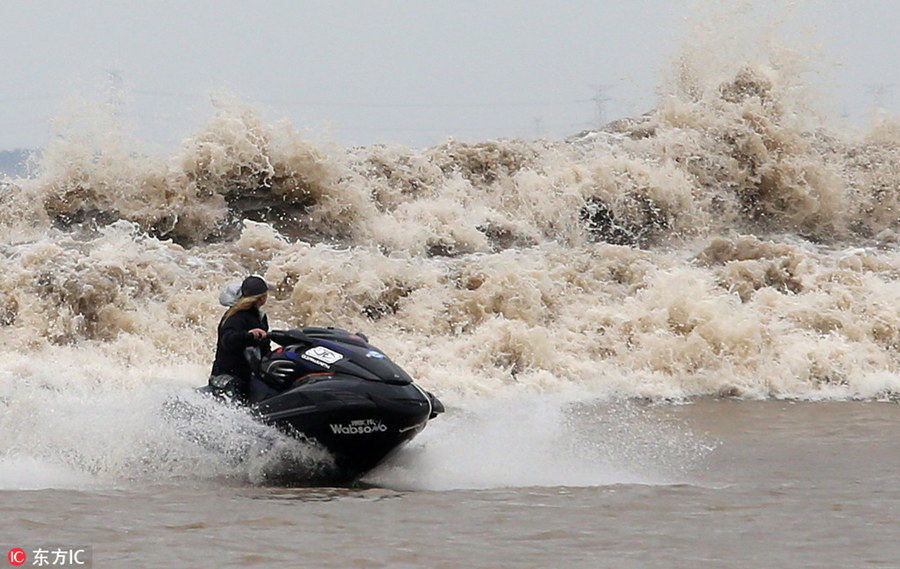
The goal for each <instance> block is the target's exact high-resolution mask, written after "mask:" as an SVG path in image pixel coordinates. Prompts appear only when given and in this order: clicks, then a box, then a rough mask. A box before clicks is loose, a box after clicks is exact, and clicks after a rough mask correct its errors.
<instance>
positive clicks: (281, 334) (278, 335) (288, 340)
mask: <svg viewBox="0 0 900 569" xmlns="http://www.w3.org/2000/svg"><path fill="white" fill-rule="evenodd" d="M267 337H268V339H269V340H272V341H273V342H275V343H276V344H278V345H279V346H288V345H290V344H301V343H302V344H312V343H313V341H314V340H313V339H312V338H310V337H309V336H307V335H306V334H305V333H303V331H302V330H296V329H294V330H269V332H268V334H267Z"/></svg>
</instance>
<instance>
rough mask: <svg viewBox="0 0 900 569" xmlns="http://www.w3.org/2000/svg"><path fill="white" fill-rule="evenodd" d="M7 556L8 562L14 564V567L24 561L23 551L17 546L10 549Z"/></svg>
mask: <svg viewBox="0 0 900 569" xmlns="http://www.w3.org/2000/svg"><path fill="white" fill-rule="evenodd" d="M7 557H8V559H9V562H10V564H12V565H15V566H16V567H18V566H19V565H22V564H24V563H25V551H24V550H22V549H19V548H18V547H16V548H14V549H10V550H9V555H8V556H7Z"/></svg>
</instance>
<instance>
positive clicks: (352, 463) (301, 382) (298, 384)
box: [248, 327, 444, 480]
mask: <svg viewBox="0 0 900 569" xmlns="http://www.w3.org/2000/svg"><path fill="white" fill-rule="evenodd" d="M269 340H271V341H272V342H274V343H276V344H278V346H279V347H278V348H277V349H275V350H274V351H273V352H272V353H271V354H269V355H267V356H265V357H263V358H260V357H259V352H258V350H257V351H256V354H255V356H254V355H253V354H252V352H251V354H250V355H248V357H249V358H250V360H251V367H253V368H255V369H257V370H258V371H257V372H256V373H255V375H254V378H253V379H252V380H251V382H250V389H249V391H250V393H249V403H250V408H251V409H252V411H253V413H255V414H256V415H257V416H258V417H259V419H260V420H261V421H262V422H264V423H266V424H270V425H273V426H275V427H277V428H278V429H279V430H281V431H283V432H286V433H289V434H291V435H294V436H300V437H301V438H304V439H307V440H312V441H315V443H317V444H318V445H321V446H322V447H324V448H325V449H326V450H328V451H329V452H330V454H331V455H332V456H333V457H334V462H335V466H336V467H337V473H336V476H335V478H337V479H342V480H353V479H356V478H358V477H359V476H361V475H362V474H364V473H366V472H368V471H369V470H371V469H372V468H374V467H375V466H376V465H378V464H379V463H380V462H381V461H382V460H384V459H385V458H386V457H387V456H388V455H390V454H391V453H392V452H393V451H395V450H396V449H398V448H399V447H401V446H402V445H404V444H406V443H407V442H409V441H410V440H411V439H412V438H413V437H415V436H416V435H417V434H418V433H419V432H420V431H421V430H422V429H423V428H425V425H426V424H427V423H428V421H429V420H430V419H433V418H435V417H436V416H437V415H438V414H440V413H443V412H444V406H443V405H442V404H441V402H440V401H439V400H438V399H437V398H436V397H435V396H434V395H432V394H431V393H428V392H427V391H425V390H424V389H422V388H421V387H419V386H418V385H416V384H415V383H413V380H412V378H411V377H410V376H409V375H408V374H407V373H406V372H405V371H403V369H401V368H400V366H398V365H397V364H396V363H394V362H393V361H391V360H390V359H389V358H388V357H387V356H386V355H385V354H384V353H383V352H382V351H381V350H379V349H378V348H376V347H374V346H372V345H371V344H370V343H369V341H368V339H367V338H366V337H365V336H364V335H362V334H358V333H357V334H351V333H350V332H348V331H346V330H341V329H338V328H313V327H310V328H303V329H302V330H272V331H270V332H269Z"/></svg>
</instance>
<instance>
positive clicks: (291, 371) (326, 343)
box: [260, 327, 413, 389]
mask: <svg viewBox="0 0 900 569" xmlns="http://www.w3.org/2000/svg"><path fill="white" fill-rule="evenodd" d="M268 337H269V339H270V340H272V341H273V342H275V343H276V344H278V345H279V346H280V348H278V349H276V350H275V351H273V352H272V354H270V355H269V356H267V357H266V358H265V359H264V360H263V361H262V362H261V363H260V376H261V379H262V380H263V381H264V382H266V383H267V384H268V385H270V386H271V387H274V388H276V389H284V388H286V387H288V386H290V385H292V384H293V383H294V382H295V381H297V380H299V379H302V378H304V377H306V376H308V375H311V374H329V373H330V374H341V375H346V376H353V377H358V378H360V379H364V380H368V381H379V382H384V383H390V384H395V385H408V384H410V383H412V381H413V380H412V378H411V377H410V376H409V374H407V373H406V372H405V371H403V369H402V368H400V366H398V365H397V364H395V363H394V362H393V361H391V359H390V358H388V357H387V356H386V355H385V354H384V352H382V351H381V350H379V349H378V348H376V347H375V346H373V345H371V344H369V342H368V339H367V338H366V337H365V336H364V335H362V334H352V333H350V332H347V331H346V330H341V329H338V328H313V327H310V328H303V329H302V330H296V329H295V330H272V331H270V332H269V334H268Z"/></svg>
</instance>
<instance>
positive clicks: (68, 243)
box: [0, 53, 900, 488]
mask: <svg viewBox="0 0 900 569" xmlns="http://www.w3.org/2000/svg"><path fill="white" fill-rule="evenodd" d="M797 65H798V63H797V62H796V61H793V60H791V58H789V57H784V58H777V57H774V56H770V57H768V59H766V60H765V61H761V62H757V63H753V62H749V63H742V64H741V65H737V66H732V67H730V68H727V67H726V68H721V67H715V66H712V67H703V66H702V65H700V64H699V62H698V61H697V60H696V58H694V57H692V56H691V55H690V53H687V54H685V55H684V56H683V57H682V58H681V59H680V60H679V63H678V65H677V69H676V72H675V73H674V74H673V76H674V78H673V79H672V80H671V82H670V85H669V86H668V87H667V91H666V92H665V93H664V94H663V95H662V96H661V97H660V102H659V104H658V106H657V107H656V108H655V109H652V110H651V111H650V112H648V113H647V114H645V115H643V116H639V117H633V118H631V119H627V120H621V121H617V122H615V123H612V124H610V125H608V126H607V127H606V128H604V129H603V130H601V131H596V132H588V133H583V134H582V135H579V136H575V137H573V138H572V139H570V140H567V141H563V142H550V141H526V140H498V141H485V142H462V141H457V140H452V139H451V140H448V141H446V142H445V143H443V144H440V145H438V146H435V147H433V148H426V149H413V148H406V147H402V146H393V145H375V146H370V147H363V148H340V147H338V146H336V145H335V144H332V143H328V142H321V141H317V140H316V139H317V137H315V136H311V135H307V134H305V133H304V132H302V131H301V130H299V129H297V128H295V127H294V126H292V125H291V124H288V123H276V124H268V123H265V122H264V121H263V120H262V119H261V118H260V116H259V114H258V113H256V112H254V111H253V110H252V109H251V108H247V107H243V106H240V105H231V106H224V107H222V108H221V109H220V110H219V112H218V113H217V114H216V115H215V116H214V117H212V118H211V119H210V120H209V122H208V124H207V125H206V127H205V128H204V129H202V130H201V131H199V132H196V133H194V134H193V135H192V136H190V137H189V138H187V139H185V140H184V141H183V142H182V144H181V145H180V147H179V148H178V149H177V151H175V152H173V153H172V154H171V155H168V156H159V155H148V154H146V153H142V152H138V151H136V150H135V149H134V148H133V146H132V145H131V143H130V141H129V139H128V137H127V136H126V135H125V134H123V132H124V129H123V127H122V126H121V125H120V124H118V123H117V115H116V113H115V112H114V111H115V109H104V108H102V107H103V106H102V105H101V106H100V107H99V108H98V107H97V106H96V105H93V106H91V105H85V108H83V109H81V111H79V113H81V114H79V113H75V114H74V116H73V118H72V120H71V121H69V123H62V126H61V127H60V128H61V129H62V130H61V132H59V133H58V135H57V136H56V137H55V138H54V140H53V142H52V143H51V144H50V145H49V146H48V147H47V148H46V149H44V150H43V151H42V152H41V153H40V154H39V155H37V156H35V166H34V168H35V175H34V176H33V177H30V178H27V179H8V180H5V181H3V182H2V186H0V238H2V246H0V251H2V256H0V263H2V267H0V268H2V270H0V345H2V348H0V349H2V352H3V357H2V358H0V409H2V413H0V471H9V472H12V471H17V472H21V471H22V469H23V468H19V466H21V465H26V466H25V467H24V470H26V471H38V470H40V472H41V476H45V477H47V478H48V481H47V482H48V484H50V483H53V482H56V481H58V479H59V478H60V477H62V478H66V477H67V476H69V475H67V474H64V473H61V471H60V470H59V469H62V471H63V472H69V473H71V476H72V478H73V479H74V480H76V481H78V483H79V484H80V481H81V477H82V476H86V477H88V478H91V477H96V476H99V477H100V478H101V479H102V478H104V477H111V478H112V479H119V478H120V477H124V478H129V477H139V478H141V477H147V476H149V477H151V478H155V477H162V478H163V479H170V478H172V477H175V478H177V477H180V476H189V477H193V476H197V475H198V473H199V475H200V476H201V477H204V476H213V477H215V476H230V475H232V474H234V473H235V472H237V475H238V476H240V477H245V478H249V479H251V480H256V479H266V477H267V476H270V475H272V469H274V470H275V471H276V472H275V474H277V471H278V470H279V469H283V466H284V464H285V456H288V457H289V458H290V460H288V462H289V463H291V461H292V460H293V461H300V462H304V461H309V460H313V461H314V460H318V459H317V458H310V454H309V452H308V451H309V449H306V448H303V447H302V445H300V446H298V445H299V443H296V442H294V441H290V440H286V441H282V443H283V446H284V448H283V449H282V451H283V452H282V453H281V454H279V455H278V456H277V457H276V458H275V459H273V458H272V453H270V452H267V453H263V454H264V455H265V456H263V457H262V458H260V459H259V461H258V462H255V463H254V462H252V461H251V465H250V466H249V467H248V466H247V463H245V462H240V461H237V459H236V460H235V461H234V462H230V461H229V460H223V454H224V456H225V457H235V456H244V457H246V456H247V455H248V453H249V454H250V455H252V456H256V455H254V451H253V445H254V444H256V442H254V441H257V440H258V439H259V437H258V436H256V434H254V429H258V428H260V427H259V426H258V425H255V424H254V423H253V422H252V421H250V420H249V419H248V418H247V417H246V416H244V415H243V414H241V413H239V412H233V411H231V410H226V409H218V408H215V406H210V407H209V408H208V409H207V411H208V412H207V413H206V414H205V415H204V416H203V417H200V418H197V419H196V421H197V422H198V424H196V425H194V427H196V429H197V430H198V431H204V430H205V431H210V430H212V431H213V432H216V433H219V434H220V435H221V437H220V438H222V439H223V440H226V441H227V442H226V443H225V444H226V446H228V445H233V448H225V449H224V450H223V449H220V450H221V452H218V453H211V454H210V452H209V451H208V449H204V448H201V447H199V446H198V445H196V444H195V442H194V441H191V440H184V438H183V437H180V433H179V430H180V429H181V427H183V425H182V426H181V427H180V426H178V425H172V424H170V423H169V422H168V421H167V420H166V418H165V417H164V414H163V413H161V411H160V410H161V409H162V408H164V407H165V405H166V402H167V401H168V400H169V399H170V398H171V397H172V396H173V394H176V395H178V396H180V397H184V398H188V399H190V398H192V397H195V396H194V395H193V393H192V390H193V388H195V387H197V386H200V385H203V384H204V383H205V381H206V378H207V375H208V371H209V366H210V362H211V358H212V351H213V346H214V341H215V326H216V323H217V322H218V319H219V317H220V315H221V311H222V307H221V306H219V304H218V302H217V298H218V293H219V291H220V290H221V289H222V288H223V287H224V286H225V285H227V284H228V283H231V282H235V281H237V280H240V279H241V278H242V277H243V276H244V275H246V274H249V273H261V274H263V275H264V276H265V278H266V279H267V280H268V281H269V282H271V283H273V284H274V285H275V287H276V290H275V291H274V293H273V294H272V297H271V299H270V302H269V304H268V305H267V310H268V313H269V319H270V322H271V325H272V327H273V328H289V327H300V326H305V325H319V326H338V327H341V328H346V329H349V330H351V331H360V332H364V333H365V334H367V335H368V336H369V337H370V338H371V339H373V342H374V343H375V344H376V345H378V346H379V347H380V348H381V349H383V350H384V351H385V352H386V353H388V354H390V355H391V357H392V358H393V359H394V360H396V361H397V362H398V363H400V364H401V365H402V366H403V367H404V368H405V369H406V370H407V371H409V373H410V374H411V375H412V376H413V377H414V378H416V380H417V382H418V383H420V384H421V385H422V386H423V387H424V388H426V389H428V390H430V391H432V392H434V393H435V394H437V395H438V396H439V397H441V398H442V399H443V400H444V402H445V403H446V404H447V405H448V407H450V412H449V413H448V415H447V416H446V417H444V418H441V419H440V421H443V423H444V425H445V426H443V427H441V426H440V421H439V422H436V423H435V424H434V425H433V426H430V427H429V431H431V432H429V431H426V433H425V434H423V438H424V439H425V440H426V442H428V444H430V445H432V448H433V447H434V446H435V445H437V446H438V448H439V449H442V450H444V451H445V452H444V453H440V452H435V453H432V454H431V455H430V456H431V457H432V458H433V457H434V456H437V455H439V454H446V455H455V456H458V453H459V452H462V451H461V450H460V449H458V448H454V439H453V437H452V436H450V433H452V432H458V431H459V429H462V430H465V429H467V428H469V429H472V433H473V436H474V435H475V434H480V435H481V436H485V435H484V433H485V432H488V433H493V434H494V435H496V438H493V439H491V440H492V441H493V442H492V443H491V444H493V445H494V446H495V447H496V449H495V450H496V452H499V453H501V454H502V453H503V452H512V451H511V450H510V449H513V448H518V449H519V450H520V451H521V452H525V453H531V455H529V456H528V457H525V458H523V460H527V459H531V458H533V457H537V456H540V457H544V458H543V459H544V460H546V461H547V463H548V468H549V465H550V464H554V465H557V466H558V467H559V470H560V473H559V476H550V478H551V479H553V480H556V482H557V483H566V480H567V479H568V478H567V476H568V475H569V474H571V475H572V483H573V484H575V485H578V484H580V483H582V482H584V480H582V478H585V477H586V478H588V479H590V480H594V481H596V480H601V481H602V480H604V479H608V478H610V476H611V479H614V480H619V481H622V480H631V481H635V480H644V479H646V477H647V476H650V477H652V476H654V475H655V474H654V473H648V472H646V471H645V470H642V469H641V468H636V469H635V470H632V471H630V473H629V474H622V475H621V476H619V475H618V474H613V475H610V472H611V470H610V469H612V471H614V472H615V471H616V468H619V467H622V466H621V464H620V465H619V467H616V468H613V467H612V466H610V465H607V466H609V468H604V469H603V474H598V475H597V476H594V474H595V473H594V472H593V470H592V468H594V467H595V465H596V461H592V462H591V465H584V464H582V463H581V462H579V461H582V460H583V459H582V458H574V457H568V455H566V454H565V450H564V449H563V450H560V447H559V445H557V444H555V443H556V442H558V441H555V439H553V437H552V431H553V430H554V429H557V428H564V427H565V423H566V419H565V417H564V416H563V417H561V416H559V414H560V413H562V414H563V415H566V413H569V412H571V408H570V406H571V405H576V406H577V405H578V404H587V405H590V404H591V402H593V401H614V400H615V401H621V400H626V401H628V400H649V401H651V402H664V401H665V402H670V401H674V402H682V401H691V400H693V399H696V398H702V397H731V398H741V399H754V400H755V399H792V400H793V399H796V400H815V401H818V400H848V399H863V400H894V399H896V398H897V397H898V395H900V374H898V371H900V356H898V349H897V348H898V344H900V311H898V310H897V299H898V297H900V233H898V231H900V223H898V208H900V191H898V182H900V173H898V171H897V166H896V165H897V164H898V163H900V123H897V122H896V121H894V120H891V119H882V120H880V121H878V122H877V123H876V124H875V125H874V126H873V127H872V128H870V129H869V130H868V131H867V132H865V133H855V132H848V131H846V130H842V129H840V128H837V127H834V126H831V125H830V124H829V123H828V122H827V121H826V120H824V119H821V118H819V116H818V115H817V113H816V112H814V111H813V110H812V105H811V104H810V101H809V93H808V89H806V88H805V86H804V85H803V84H802V83H800V82H799V79H798V77H799V76H800V74H799V73H798V67H797ZM801 71H802V70H801ZM522 398H525V399H526V400H527V401H528V405H529V406H537V407H538V408H539V409H541V408H542V409H545V411H546V412H545V413H542V412H536V413H526V415H525V416H523V417H521V419H522V420H521V421H516V420H513V419H510V416H513V417H514V415H515V413H514V412H511V414H510V413H507V414H505V415H504V417H506V419H507V420H504V421H501V422H499V423H497V422H496V421H497V420H496V418H495V414H496V410H495V409H493V408H492V409H491V410H488V411H485V410H484V406H485V405H489V404H488V403H486V402H494V403H491V404H490V405H495V406H499V407H500V408H506V407H509V408H510V409H512V408H514V407H515V406H514V405H513V404H511V403H509V401H517V400H521V399H522ZM548 401H549V403H547V402H548ZM198 404H199V405H205V403H203V402H199V403H198ZM542 406H543V407H542ZM479 410H481V411H479ZM566 410H568V411H566ZM529 424H530V425H532V426H534V425H536V424H537V425H538V426H539V427H540V428H538V429H536V432H540V433H542V436H545V437H546V438H545V439H543V440H535V439H536V437H534V436H527V433H528V427H527V425H529ZM450 425H454V426H455V427H452V428H451V427H450ZM473 425H477V426H478V428H474V427H473ZM523 425H524V426H523ZM523 429H524V430H523ZM548 432H549V433H550V434H548ZM654 432H660V430H654ZM247 433H249V434H247ZM515 433H519V435H518V436H517V435H515ZM244 435H246V437H244ZM570 435H571V433H569V432H566V433H563V434H562V435H560V436H559V439H560V440H571V436H570ZM242 437H244V438H242ZM271 437H277V434H274V433H268V434H266V435H265V437H263V438H271ZM537 438H538V439H540V437H537ZM523 441H528V442H527V443H526V444H525V447H527V448H522V446H523V445H522V442H523ZM635 444H639V443H635ZM640 444H643V443H640ZM654 444H656V445H657V446H659V447H660V448H663V447H667V444H666V443H665V441H661V439H660V438H657V439H656V442H655V443H654ZM705 444H706V443H704V442H703V441H701V440H695V439H692V438H691V436H690V435H689V434H686V436H685V437H683V442H682V447H683V448H680V449H675V450H672V451H671V453H672V455H673V457H674V455H683V454H691V452H692V451H693V450H697V449H699V448H702V447H704V445H705ZM441 445H443V447H441ZM547 449H554V450H553V451H552V452H550V453H549V455H548V452H547ZM582 450H583V449H582ZM613 450H615V449H609V448H607V449H599V450H597V452H599V453H600V454H604V453H606V454H607V455H610V454H611V455H615V452H613ZM618 450H622V449H618ZM688 451H691V452H688ZM666 452H668V451H666ZM666 452H663V454H666ZM576 454H579V455H582V454H583V453H582V452H579V453H576ZM625 454H628V453H627V452H626V453H625ZM700 454H702V452H700ZM548 456H549V458H547V457H548ZM520 458H521V457H520ZM569 458H572V460H569ZM682 458H683V457H682ZM682 458H673V459H672V460H671V461H670V462H672V463H673V464H683V463H685V462H690V461H689V460H682ZM515 459H516V457H511V459H510V460H515ZM448 460H449V459H448ZM34 461H37V462H38V463H39V464H43V465H52V468H48V469H38V468H28V467H27V464H32V463H33V462H34ZM237 462H240V464H239V465H238V466H234V464H236V463H237ZM426 462H427V461H426ZM613 462H614V461H613ZM663 462H667V461H665V460H664V461H663ZM468 464H469V468H467V469H466V472H465V474H463V473H460V477H461V479H460V477H457V478H455V479H453V477H452V476H451V477H450V478H451V479H447V480H444V479H441V478H440V476H438V477H437V478H435V479H433V480H432V481H431V483H432V486H434V487H441V488H443V487H453V486H454V485H462V486H466V487H469V486H473V487H479V486H481V485H483V484H488V485H490V484H491V482H490V481H491V480H492V481H493V483H495V484H496V483H498V480H497V476H499V477H500V480H499V484H501V485H503V484H507V483H508V484H512V485H515V484H520V483H521V484H538V483H542V482H543V480H542V478H541V476H542V475H541V474H536V475H535V476H534V477H533V478H529V477H528V476H527V475H525V479H524V480H518V479H509V480H507V479H506V478H504V476H505V475H499V474H496V473H491V472H481V473H479V472H478V470H477V468H476V469H475V471H473V470H472V469H471V465H472V464H479V465H483V464H484V463H483V462H482V461H479V460H478V457H477V456H474V457H471V460H470V461H468ZM610 464H611V463H610ZM445 466H447V465H445ZM582 466H583V468H582ZM631 466H633V465H631ZM631 466H629V465H627V464H626V465H625V466H624V467H622V468H625V469H626V470H627V469H629V468H631ZM232 467H233V468H234V469H235V470H231V469H232ZM447 468H449V466H447V467H445V468H443V469H442V471H443V473H444V474H446V473H447ZM423 470H427V469H425V468H424V467H423ZM545 473H546V471H545ZM563 473H566V474H565V475H564V474H563ZM482 475H483V478H484V479H485V480H482V479H481V477H482ZM582 475H584V476H582ZM509 476H514V475H511V474H510V475H509ZM2 478H4V479H7V477H2ZM411 478H415V477H414V476H411ZM28 482H29V484H36V485H38V486H40V485H41V479H40V477H36V478H35V479H32V480H30V481H28ZM7 483H8V484H11V486H13V487H18V486H19V485H21V484H22V483H24V482H23V481H19V482H16V481H15V480H13V481H12V482H7ZM410 484H412V485H413V486H414V485H415V482H414V481H412V480H411V481H410ZM51 485H52V484H51Z"/></svg>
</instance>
